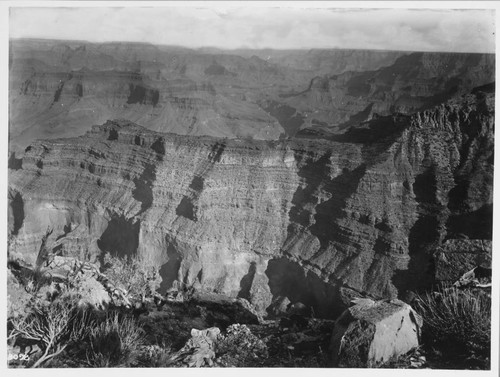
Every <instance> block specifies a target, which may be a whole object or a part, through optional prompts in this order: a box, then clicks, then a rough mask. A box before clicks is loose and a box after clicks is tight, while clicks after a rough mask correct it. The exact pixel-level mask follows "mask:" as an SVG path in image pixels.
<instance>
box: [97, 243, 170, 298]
mask: <svg viewBox="0 0 500 377" xmlns="http://www.w3.org/2000/svg"><path fill="white" fill-rule="evenodd" d="M103 273H104V274H105V275H106V277H107V278H108V279H109V281H110V282H111V283H112V284H113V285H114V286H116V287H118V288H123V289H125V290H126V292H127V293H128V295H129V297H130V298H132V299H133V300H137V301H141V302H142V301H145V299H146V297H151V296H152V295H154V293H155V292H156V290H157V289H158V288H159V287H160V283H161V277H160V274H159V272H158V268H157V267H155V266H149V265H146V264H144V263H143V262H142V261H141V260H140V259H139V258H127V259H122V258H117V257H113V256H111V255H110V254H109V253H107V254H105V256H104V266H103Z"/></svg>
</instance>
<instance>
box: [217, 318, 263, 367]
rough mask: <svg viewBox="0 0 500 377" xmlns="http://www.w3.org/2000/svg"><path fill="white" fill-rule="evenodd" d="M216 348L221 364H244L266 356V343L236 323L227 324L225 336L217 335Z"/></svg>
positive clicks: (245, 327) (244, 326)
mask: <svg viewBox="0 0 500 377" xmlns="http://www.w3.org/2000/svg"><path fill="white" fill-rule="evenodd" d="M216 350H217V352H216V353H217V356H219V359H220V361H221V364H222V365H232V366H246V365H245V364H246V363H247V362H250V361H254V360H262V359H266V358H267V357H268V349H267V346H266V344H265V343H264V342H263V341H262V340H260V339H259V338H258V337H256V336H255V335H254V334H252V332H251V331H250V329H249V328H248V327H247V326H246V325H241V324H238V323H236V324H233V325H231V326H229V327H228V328H227V329H226V335H225V336H222V335H220V336H219V342H217V348H216Z"/></svg>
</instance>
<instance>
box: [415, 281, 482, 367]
mask: <svg viewBox="0 0 500 377" xmlns="http://www.w3.org/2000/svg"><path fill="white" fill-rule="evenodd" d="M416 309H417V310H418V311H419V312H420V314H421V315H422V317H423V321H424V324H423V329H422V339H423V342H424V344H425V345H426V347H427V348H431V349H434V350H435V353H437V354H438V355H441V356H442V357H443V358H444V359H449V360H454V361H458V362H459V363H460V365H462V364H466V365H467V364H469V365H470V366H474V367H478V368H481V369H485V368H488V366H489V354H490V341H491V334H490V332H491V298H490V296H489V295H488V294H486V293H485V292H480V291H471V290H459V289H456V288H448V289H442V290H440V291H438V292H433V293H427V294H425V295H423V296H421V297H419V299H418V300H417V305H416Z"/></svg>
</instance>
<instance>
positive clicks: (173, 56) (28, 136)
mask: <svg viewBox="0 0 500 377" xmlns="http://www.w3.org/2000/svg"><path fill="white" fill-rule="evenodd" d="M9 57H10V66H9V67H10V68H9V112H10V114H9V115H10V117H9V120H10V128H9V131H10V149H11V151H15V152H18V155H17V156H18V157H19V156H20V153H21V152H22V150H24V149H25V148H26V147H27V146H28V145H29V144H30V143H31V142H32V141H33V140H36V139H40V138H43V139H51V138H59V137H75V136H80V135H83V134H85V132H87V131H89V130H90V126H91V125H92V124H102V123H104V122H105V121H106V120H108V119H115V118H120V119H129V120H130V121H132V122H135V123H138V124H140V125H142V126H144V127H145V128H147V129H150V130H153V131H157V132H170V133H176V134H180V135H207V136H215V137H228V138H235V137H236V138H253V139H258V140H276V139H279V138H280V137H283V136H292V137H293V136H295V135H296V134H297V133H298V132H301V130H304V129H311V128H312V129H320V130H326V131H328V132H332V133H339V132H344V131H345V130H346V129H347V128H349V127H350V126H352V125H355V124H357V123H359V122H361V121H366V120H369V119H371V118H372V117H373V116H374V115H375V114H379V115H380V114H381V115H389V114H391V113H393V112H396V111H397V112H403V113H406V114H410V113H413V112H416V111H420V110H423V109H427V108H432V107H433V106H435V105H437V104H439V103H441V102H443V101H445V100H447V99H449V98H451V97H452V96H456V95H460V94H463V93H467V92H469V91H470V90H471V89H472V87H474V86H478V85H484V84H488V83H491V82H493V81H494V66H495V64H494V55H487V54H442V53H409V52H388V51H352V50H311V51H272V50H269V51H268V50H257V51H253V50H236V51H220V50H217V49H205V50H190V49H183V48H175V47H164V46H163V47H162V46H153V45H148V44H133V43H104V44H92V43H86V42H69V41H67V42H64V41H37V40H19V41H12V42H11V46H10V55H9Z"/></svg>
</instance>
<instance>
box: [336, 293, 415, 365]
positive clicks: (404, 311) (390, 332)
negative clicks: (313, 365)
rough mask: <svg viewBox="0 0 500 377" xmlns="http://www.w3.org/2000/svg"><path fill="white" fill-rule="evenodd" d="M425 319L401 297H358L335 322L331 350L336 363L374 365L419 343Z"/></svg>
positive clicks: (403, 352) (396, 355)
mask: <svg viewBox="0 0 500 377" xmlns="http://www.w3.org/2000/svg"><path fill="white" fill-rule="evenodd" d="M421 325H422V323H421V320H420V319H419V317H418V314H417V313H415V312H414V311H413V309H412V308H411V307H410V306H409V305H408V304H405V303H404V302H402V301H400V300H391V301H373V300H370V299H359V300H357V301H356V303H355V305H354V306H352V307H350V308H349V309H347V310H346V311H345V312H344V313H343V314H342V315H341V316H340V317H339V319H338V320H337V321H336V322H335V327H334V329H333V334H332V341H331V351H332V363H333V366H335V367H348V368H365V367H367V368H371V367H375V366H377V365H380V364H382V363H384V362H387V361H388V360H389V359H391V358H393V357H398V356H400V355H403V354H405V353H407V352H408V351H410V350H411V349H413V348H416V347H418V345H419V333H420V327H421Z"/></svg>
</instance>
